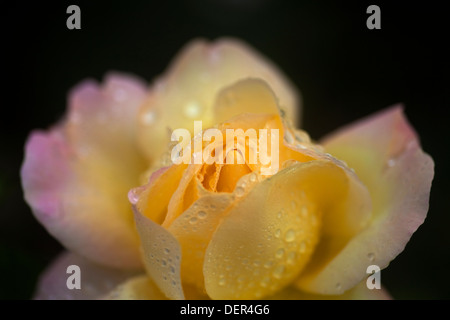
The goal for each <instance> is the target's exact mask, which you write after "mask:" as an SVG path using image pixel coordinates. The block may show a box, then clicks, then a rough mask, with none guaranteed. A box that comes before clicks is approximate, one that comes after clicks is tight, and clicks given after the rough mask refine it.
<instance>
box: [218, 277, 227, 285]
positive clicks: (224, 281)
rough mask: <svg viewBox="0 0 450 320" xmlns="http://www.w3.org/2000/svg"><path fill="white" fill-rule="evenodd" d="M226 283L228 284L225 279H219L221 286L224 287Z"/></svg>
mask: <svg viewBox="0 0 450 320" xmlns="http://www.w3.org/2000/svg"><path fill="white" fill-rule="evenodd" d="M226 283H227V281H226V280H225V278H221V279H219V286H221V287H223V286H225V284H226Z"/></svg>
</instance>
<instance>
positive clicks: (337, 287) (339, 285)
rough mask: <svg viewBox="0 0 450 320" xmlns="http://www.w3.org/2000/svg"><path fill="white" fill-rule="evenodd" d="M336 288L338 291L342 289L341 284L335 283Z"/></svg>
mask: <svg viewBox="0 0 450 320" xmlns="http://www.w3.org/2000/svg"><path fill="white" fill-rule="evenodd" d="M336 289H337V290H338V291H341V289H342V285H341V284H340V283H339V282H338V283H336Z"/></svg>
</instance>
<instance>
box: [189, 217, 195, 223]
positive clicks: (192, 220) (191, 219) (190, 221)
mask: <svg viewBox="0 0 450 320" xmlns="http://www.w3.org/2000/svg"><path fill="white" fill-rule="evenodd" d="M189 223H190V224H196V223H197V217H192V218H190V219H189Z"/></svg>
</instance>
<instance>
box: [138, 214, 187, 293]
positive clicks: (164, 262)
mask: <svg viewBox="0 0 450 320" xmlns="http://www.w3.org/2000/svg"><path fill="white" fill-rule="evenodd" d="M133 210H134V217H135V220H136V227H137V230H138V232H139V236H140V238H141V245H142V256H143V260H144V265H145V268H146V270H147V274H148V275H149V277H150V279H151V280H152V281H153V282H154V283H155V284H156V286H157V287H158V288H159V290H160V291H161V292H162V293H163V294H164V295H165V296H166V297H167V298H169V299H173V300H182V299H184V293H183V288H182V286H181V275H180V269H181V267H180V261H181V248H180V244H179V243H178V240H177V239H176V238H175V237H174V236H173V235H172V234H170V232H169V231H167V230H166V229H164V228H163V227H161V226H160V225H159V224H157V223H155V222H153V221H152V220H150V219H148V218H147V217H145V216H144V215H142V214H141V213H140V212H139V210H138V209H137V208H136V206H135V205H133Z"/></svg>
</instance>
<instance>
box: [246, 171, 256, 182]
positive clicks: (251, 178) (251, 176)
mask: <svg viewBox="0 0 450 320" xmlns="http://www.w3.org/2000/svg"><path fill="white" fill-rule="evenodd" d="M257 178H258V177H257V176H256V173H254V172H252V173H251V174H250V177H249V178H248V179H249V180H250V182H255V181H256V179H257Z"/></svg>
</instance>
